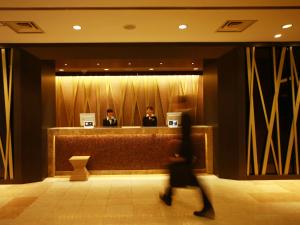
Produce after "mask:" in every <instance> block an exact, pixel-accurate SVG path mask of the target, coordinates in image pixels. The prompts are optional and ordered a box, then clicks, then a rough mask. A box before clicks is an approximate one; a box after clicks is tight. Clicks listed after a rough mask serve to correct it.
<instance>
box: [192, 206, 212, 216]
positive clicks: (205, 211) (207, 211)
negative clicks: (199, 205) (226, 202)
mask: <svg viewBox="0 0 300 225" xmlns="http://www.w3.org/2000/svg"><path fill="white" fill-rule="evenodd" d="M194 215H195V216H199V217H206V218H209V219H214V218H215V211H214V209H213V208H212V207H210V208H204V209H203V210H201V211H195V212H194Z"/></svg>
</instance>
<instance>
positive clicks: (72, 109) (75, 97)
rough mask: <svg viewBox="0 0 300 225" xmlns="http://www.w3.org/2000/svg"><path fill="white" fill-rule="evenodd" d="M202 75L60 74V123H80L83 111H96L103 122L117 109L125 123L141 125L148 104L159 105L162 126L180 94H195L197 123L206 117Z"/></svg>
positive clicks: (70, 124)
mask: <svg viewBox="0 0 300 225" xmlns="http://www.w3.org/2000/svg"><path fill="white" fill-rule="evenodd" d="M202 90H203V88H202V76H200V75H170V76H166V75H164V76H163V75H161V76H160V75H155V76H154V75H151V76H150V75H149V76H57V77H56V125H57V126H59V127H65V126H79V125H80V124H79V114H80V113H88V112H94V113H96V123H97V126H102V119H103V118H105V116H106V109H107V108H112V109H114V111H115V114H116V117H117V119H118V123H119V125H121V126H133V125H135V126H140V125H141V124H142V118H143V116H144V114H145V112H146V107H147V106H148V105H151V106H153V107H154V108H155V114H156V115H157V117H158V126H163V125H165V116H166V113H167V112H170V111H172V110H173V109H172V107H173V106H172V101H173V99H174V98H175V97H176V96H178V95H189V96H191V104H192V105H193V109H192V112H193V120H194V124H201V122H202V117H203V113H202V111H203V108H202V102H203V93H202Z"/></svg>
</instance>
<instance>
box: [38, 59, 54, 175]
mask: <svg viewBox="0 0 300 225" xmlns="http://www.w3.org/2000/svg"><path fill="white" fill-rule="evenodd" d="M41 82H42V86H41V88H42V103H41V104H42V165H43V167H42V176H43V177H47V175H48V168H47V165H48V154H47V152H48V142H47V137H48V136H47V129H48V128H50V127H55V126H56V111H55V108H56V107H55V62H54V61H42V74H41Z"/></svg>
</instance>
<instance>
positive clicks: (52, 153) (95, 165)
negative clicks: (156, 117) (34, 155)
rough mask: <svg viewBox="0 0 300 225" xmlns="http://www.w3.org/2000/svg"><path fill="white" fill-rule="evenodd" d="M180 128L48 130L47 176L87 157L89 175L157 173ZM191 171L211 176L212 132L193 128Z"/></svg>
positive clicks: (178, 135) (202, 127)
mask: <svg viewBox="0 0 300 225" xmlns="http://www.w3.org/2000/svg"><path fill="white" fill-rule="evenodd" d="M179 137H180V128H168V127H151V128H144V127H123V128H93V129H85V128H77V127H72V128H69V127H68V128H50V129H48V175H49V176H54V175H55V174H61V172H65V171H71V170H72V167H71V165H70V163H69V161H68V159H69V158H70V157H71V156H74V155H90V156H91V158H90V160H89V162H88V164H87V168H88V170H90V171H120V170H121V171H131V170H144V171H147V170H161V169H164V168H165V166H166V164H167V163H168V159H169V156H170V155H171V154H172V153H173V152H174V150H175V149H174V146H172V145H170V140H173V139H176V138H179ZM193 140H194V141H193V143H194V146H195V156H196V157H197V160H196V162H195V167H196V168H198V169H206V171H207V172H209V173H211V172H212V128H211V127H207V126H195V127H193Z"/></svg>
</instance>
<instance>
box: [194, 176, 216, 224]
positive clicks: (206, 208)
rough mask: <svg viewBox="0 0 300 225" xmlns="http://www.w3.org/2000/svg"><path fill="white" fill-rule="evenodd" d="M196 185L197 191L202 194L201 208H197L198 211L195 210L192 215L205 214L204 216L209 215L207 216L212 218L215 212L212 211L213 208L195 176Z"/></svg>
mask: <svg viewBox="0 0 300 225" xmlns="http://www.w3.org/2000/svg"><path fill="white" fill-rule="evenodd" d="M194 182H195V183H196V184H197V185H196V186H197V187H198V188H199V192H200V195H201V196H202V199H203V205H204V206H203V209H202V210H199V211H195V212H194V215H195V216H205V217H209V218H214V217H215V212H214V208H213V206H212V204H211V202H210V201H209V199H208V197H207V195H206V193H205V191H204V189H203V188H202V185H201V183H200V182H199V181H198V179H197V178H196V177H195V181H194Z"/></svg>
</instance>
